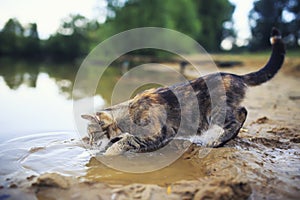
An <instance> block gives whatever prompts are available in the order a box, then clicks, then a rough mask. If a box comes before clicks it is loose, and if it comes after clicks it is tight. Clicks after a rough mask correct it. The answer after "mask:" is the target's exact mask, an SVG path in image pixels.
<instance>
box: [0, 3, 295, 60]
mask: <svg viewBox="0 0 300 200" xmlns="http://www.w3.org/2000/svg"><path fill="white" fill-rule="evenodd" d="M106 1H107V11H106V13H107V16H106V21H105V22H104V23H101V24H100V23H98V22H97V20H96V19H95V20H88V19H87V18H85V17H84V16H81V15H70V16H68V17H67V18H65V19H64V20H63V21H62V23H61V25H60V27H58V31H57V32H56V33H55V34H53V35H51V36H50V37H49V38H48V39H47V40H41V39H40V38H39V34H38V31H37V24H35V23H31V24H29V25H26V26H22V25H21V24H20V22H19V21H18V20H17V19H9V20H8V21H7V23H6V24H5V26H4V27H3V29H2V30H1V32H0V56H13V57H22V58H32V59H50V60H74V59H76V58H80V57H83V56H85V55H86V54H88V52H89V51H90V50H91V49H92V48H93V47H95V46H96V45H97V44H99V43H100V42H101V41H103V40H105V39H107V38H109V37H110V36H112V35H114V34H117V33H119V32H121V31H125V30H128V29H132V28H137V27H144V26H155V27H164V28H170V29H174V30H177V31H180V32H183V33H185V34H187V35H189V36H191V37H192V38H194V39H195V40H197V41H198V42H199V43H200V44H201V45H202V46H203V47H204V48H205V49H206V50H207V51H210V52H217V51H220V43H221V41H222V40H223V39H224V38H226V37H228V36H231V37H235V32H234V29H233V26H232V21H231V20H232V14H233V11H234V6H233V5H232V4H231V3H230V2H229V1H228V0H210V1H206V0H179V1H174V0H164V1H161V0H127V1H124V0H106ZM299 8H300V3H299V0H278V1H273V0H260V1H255V2H254V8H253V10H252V11H251V12H250V14H249V20H250V25H251V32H252V39H251V40H250V43H249V45H248V47H249V49H251V50H258V49H264V48H267V47H268V46H269V43H268V37H269V33H270V30H271V27H272V26H277V27H278V28H280V29H281V30H282V31H283V34H284V35H286V36H288V42H289V45H290V46H291V47H297V46H298V43H299V42H300V31H299V27H300V24H299V21H300V12H299V10H300V9H299ZM225 24H227V26H226V25H225ZM228 24H231V26H228ZM140 53H144V54H147V53H149V51H142V52H140Z"/></svg>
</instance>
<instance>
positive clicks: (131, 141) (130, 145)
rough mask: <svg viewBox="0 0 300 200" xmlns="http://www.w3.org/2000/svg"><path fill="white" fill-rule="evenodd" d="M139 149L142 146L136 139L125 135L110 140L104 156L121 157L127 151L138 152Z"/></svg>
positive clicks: (127, 134)
mask: <svg viewBox="0 0 300 200" xmlns="http://www.w3.org/2000/svg"><path fill="white" fill-rule="evenodd" d="M139 149H140V145H139V143H138V142H137V141H136V137H135V136H133V135H131V134H129V133H123V134H121V135H119V136H117V137H115V138H113V139H111V140H110V142H109V144H108V148H107V150H106V151H105V153H104V155H106V156H113V155H120V154H123V153H125V152H126V151H138V150H139Z"/></svg>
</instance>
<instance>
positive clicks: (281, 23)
mask: <svg viewBox="0 0 300 200" xmlns="http://www.w3.org/2000/svg"><path fill="white" fill-rule="evenodd" d="M249 19H250V25H251V32H252V40H251V43H250V47H251V49H252V50H257V49H266V48H269V46H270V43H269V37H270V30H271V29H272V27H274V26H275V27H277V28H279V29H280V30H281V32H282V35H283V36H287V37H286V42H287V43H288V45H289V46H291V47H297V46H298V45H297V41H298V40H299V39H300V32H299V27H300V2H299V1H298V0H277V1H273V0H260V1H256V2H255V3H254V8H253V10H252V11H251V12H250V15H249Z"/></svg>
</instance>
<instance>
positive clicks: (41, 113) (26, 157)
mask: <svg viewBox="0 0 300 200" xmlns="http://www.w3.org/2000/svg"><path fill="white" fill-rule="evenodd" d="M77 69H78V67H76V66H75V65H72V64H57V65H56V64H43V63H34V62H33V63H28V62H23V61H13V60H8V59H2V60H1V61H0V110H1V116H0V126H1V130H0V146H1V147H0V155H1V157H0V166H1V174H0V176H1V185H2V184H3V181H4V182H5V180H10V179H12V178H14V177H16V175H17V174H23V175H24V172H25V174H28V173H29V174H36V173H38V174H39V173H42V172H46V171H56V172H61V173H64V172H65V174H69V175H70V174H74V173H75V174H76V173H77V175H79V174H80V173H79V172H80V171H82V170H83V169H84V165H85V164H86V160H84V161H85V162H82V160H81V157H82V156H83V157H84V158H85V159H88V158H89V155H88V154H87V152H86V151H85V149H84V148H82V147H81V146H80V145H78V142H79V141H80V140H79V139H78V138H79V136H78V135H77V133H76V131H75V130H76V128H75V125H74V117H73V101H72V88H73V84H74V79H75V76H76V73H77ZM109 76H114V77H117V76H118V70H115V69H113V70H110V73H109ZM107 80H114V78H111V77H108V76H107V77H106V79H105V81H107ZM107 84H109V83H107ZM108 89H110V88H109V87H108ZM101 92H102V91H99V94H95V97H94V98H95V102H96V103H97V106H98V107H99V108H101V107H103V106H104V105H105V104H106V102H108V101H109V99H105V97H107V95H106V94H107V93H106V91H104V92H103V94H101ZM105 95H106V96H105ZM77 101H82V99H78V100H77ZM70 139H72V140H74V139H76V142H77V143H76V144H74V143H71V142H69V143H68V144H67V145H64V142H66V140H69V141H70ZM70 149H71V150H70ZM40 150H43V151H40ZM39 151H40V152H39ZM71 158H72V159H71ZM68 161H70V162H68ZM6 182H7V181H6ZM6 184H9V183H8V182H7V183H6Z"/></svg>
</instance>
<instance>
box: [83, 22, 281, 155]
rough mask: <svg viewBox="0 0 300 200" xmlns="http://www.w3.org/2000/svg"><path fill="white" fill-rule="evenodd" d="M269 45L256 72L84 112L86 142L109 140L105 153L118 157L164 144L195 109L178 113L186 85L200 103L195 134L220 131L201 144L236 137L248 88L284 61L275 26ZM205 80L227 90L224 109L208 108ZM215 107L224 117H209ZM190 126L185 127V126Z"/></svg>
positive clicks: (222, 76)
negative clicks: (264, 61)
mask: <svg viewBox="0 0 300 200" xmlns="http://www.w3.org/2000/svg"><path fill="white" fill-rule="evenodd" d="M271 43H272V54H271V57H270V59H269V61H268V62H267V64H266V65H265V66H264V67H263V68H262V69H260V70H259V71H256V72H252V73H249V74H246V75H242V76H239V75H235V74H230V73H214V74H209V75H206V76H203V77H199V78H197V79H195V80H192V81H189V82H185V83H181V84H176V85H173V86H170V87H160V88H157V89H150V90H146V91H144V92H142V93H140V94H138V95H136V96H135V97H134V98H133V99H130V100H129V101H126V102H124V103H121V104H118V105H115V106H112V107H109V108H106V109H104V110H103V111H100V112H97V113H96V114H95V115H82V118H84V119H87V120H89V121H90V123H89V125H88V134H89V139H90V144H92V145H96V146H97V145H99V141H101V140H102V139H103V138H107V139H109V140H110V141H109V143H108V144H107V146H106V152H105V154H106V155H118V154H122V153H124V152H126V151H133V152H149V151H154V150H157V149H159V148H161V147H163V146H165V145H166V144H168V143H169V142H170V141H171V140H172V139H173V138H174V137H175V136H176V134H177V132H178V130H179V127H180V122H181V120H182V116H184V115H185V114H187V113H188V112H193V110H194V107H193V106H190V107H188V106H186V109H184V112H186V113H182V112H183V110H182V109H181V108H180V105H181V104H180V102H179V101H178V99H179V98H180V99H183V100H185V98H186V100H187V101H188V98H187V96H188V92H187V91H188V90H187V87H192V89H193V92H194V94H195V96H196V98H197V100H198V102H197V106H199V113H198V114H199V115H198V116H197V117H198V118H199V119H198V122H199V123H198V124H196V125H197V128H196V132H197V135H198V136H199V137H200V139H201V137H203V138H205V137H207V134H212V131H208V130H209V129H210V128H211V127H214V126H217V127H219V128H220V129H221V130H222V131H221V132H220V134H218V135H217V136H216V137H212V138H211V139H209V140H203V141H204V142H203V141H202V142H201V140H200V142H199V145H203V146H207V147H220V146H222V145H224V144H225V143H227V142H228V141H229V140H231V139H233V138H234V137H236V136H237V134H238V133H239V130H240V129H241V127H242V126H243V124H244V122H245V120H246V116H247V110H246V109H245V108H244V107H241V106H240V103H241V101H242V100H243V98H244V97H245V92H246V89H247V86H257V85H260V84H262V83H264V82H266V81H268V80H270V79H271V78H272V77H273V76H274V75H275V74H276V73H277V71H278V70H279V69H280V68H281V66H282V64H283V61H284V57H285V47H284V43H283V42H282V40H281V35H280V32H279V31H278V30H277V29H275V28H273V30H272V34H271ZM208 83H210V85H211V84H212V85H214V87H213V90H215V91H218V90H220V94H221V91H222V90H225V93H224V95H223V97H221V98H220V99H225V104H224V105H222V107H218V106H214V107H213V106H212V101H211V98H210V95H211V88H209V89H208V86H207V85H209V84H208ZM214 83H215V84H214ZM174 93H176V95H175V94H174ZM214 109H219V110H221V111H224V112H220V113H221V114H220V117H223V118H224V120H220V121H219V120H217V119H218V116H213V115H216V113H219V111H216V112H214ZM222 114H223V115H222ZM221 115H222V116H221ZM188 126H189V125H184V128H186V129H188V128H189V127H188ZM143 127H144V128H143Z"/></svg>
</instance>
